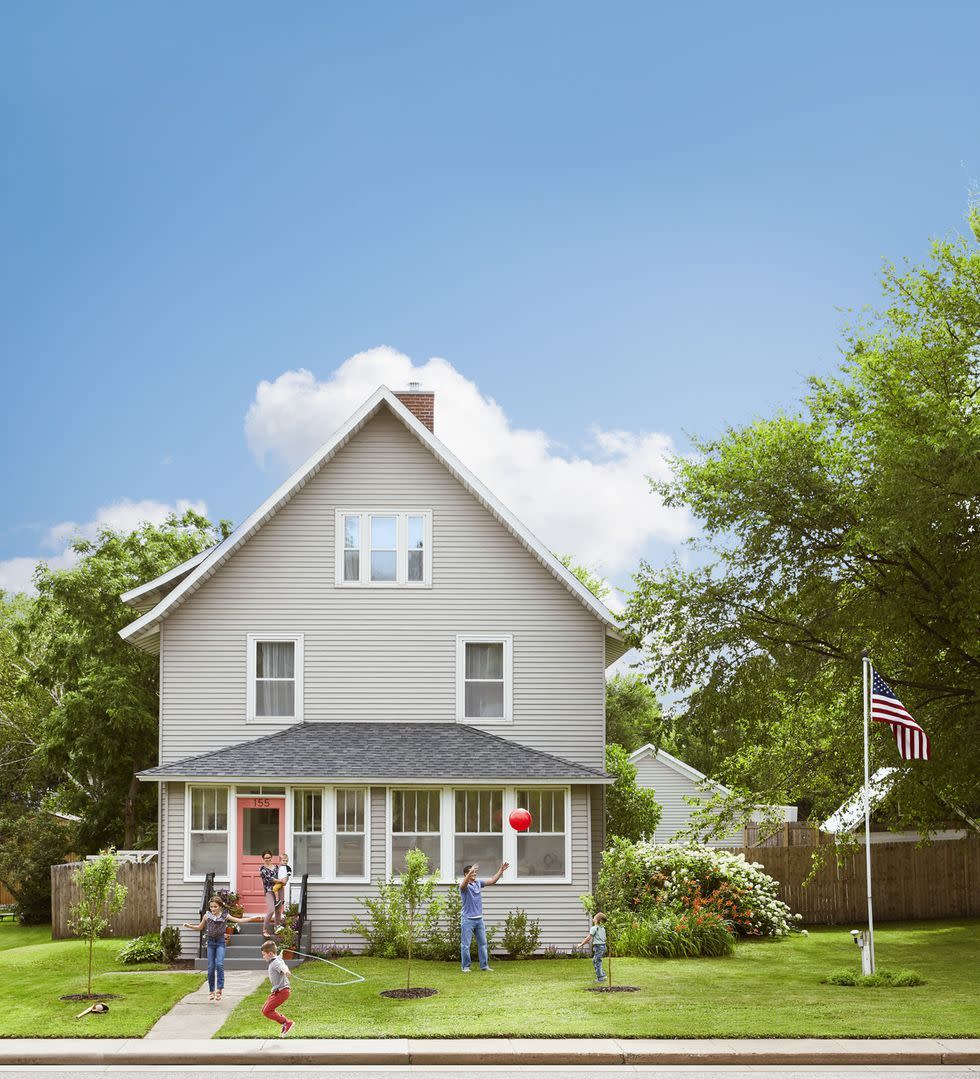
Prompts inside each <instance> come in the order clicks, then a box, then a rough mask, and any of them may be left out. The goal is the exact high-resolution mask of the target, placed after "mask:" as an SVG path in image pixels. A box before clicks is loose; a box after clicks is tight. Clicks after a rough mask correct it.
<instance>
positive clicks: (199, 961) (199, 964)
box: [194, 922, 313, 970]
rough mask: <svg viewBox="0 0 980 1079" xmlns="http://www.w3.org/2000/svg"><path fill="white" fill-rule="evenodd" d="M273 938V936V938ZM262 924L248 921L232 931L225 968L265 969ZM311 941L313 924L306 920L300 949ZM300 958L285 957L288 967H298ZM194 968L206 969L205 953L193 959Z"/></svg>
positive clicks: (307, 949)
mask: <svg viewBox="0 0 980 1079" xmlns="http://www.w3.org/2000/svg"><path fill="white" fill-rule="evenodd" d="M274 939H275V938H274ZM262 940H263V937H262V924H261V922H248V923H246V924H245V925H243V926H241V929H240V931H239V932H238V933H233V934H232V935H231V938H230V939H229V940H228V942H227V944H226V945H225V970H265V968H266V966H267V964H266V962H265V961H264V960H263V958H262V954H261V948H262ZM312 943H313V925H312V923H311V922H307V923H306V924H305V925H304V926H303V940H302V943H300V944H298V945H297V946H298V948H299V950H300V951H303V952H308V951H310V947H311V945H312ZM302 962H304V960H302V959H287V960H286V965H287V966H288V967H290V968H292V967H298V966H299V965H300V963H302ZM194 969H195V970H207V969H208V959H207V955H206V954H205V955H204V956H203V957H201V958H195V960H194Z"/></svg>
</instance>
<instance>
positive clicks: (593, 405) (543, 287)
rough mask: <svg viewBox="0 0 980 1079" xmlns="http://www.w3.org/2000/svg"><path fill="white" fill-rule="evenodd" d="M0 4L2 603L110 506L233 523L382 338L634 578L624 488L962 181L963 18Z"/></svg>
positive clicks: (846, 296) (842, 300)
mask: <svg viewBox="0 0 980 1079" xmlns="http://www.w3.org/2000/svg"><path fill="white" fill-rule="evenodd" d="M0 10H2V14H3V32H2V34H0V130H2V132H3V142H4V153H3V155H2V156H0V170H2V179H3V199H2V200H0V356H2V359H3V369H4V382H5V386H4V393H3V423H2V425H0V459H2V462H3V475H4V485H3V487H4V498H3V503H2V510H0V584H2V583H3V580H4V576H3V567H4V566H5V565H6V566H8V568H9V567H10V566H11V565H12V563H11V561H10V560H12V559H20V560H32V559H34V558H36V557H38V556H40V555H47V556H57V555H58V553H59V551H60V550H61V548H62V547H63V545H64V542H65V537H66V536H67V535H68V534H69V533H70V532H71V531H72V528H73V526H77V527H78V528H79V529H83V530H84V528H85V527H91V526H92V523H93V522H94V521H96V520H99V519H102V520H109V521H125V520H127V519H128V518H127V513H128V514H129V515H130V516H132V514H133V513H136V512H137V510H136V509H134V508H133V506H134V505H136V506H137V507H139V506H146V507H152V506H157V507H160V506H171V505H176V504H178V503H179V502H180V501H181V500H186V501H189V502H195V503H197V502H200V503H205V504H206V506H207V508H208V510H209V511H210V512H211V513H212V515H214V516H216V517H217V516H225V517H230V518H232V519H235V520H238V519H241V517H243V516H244V515H245V514H246V513H248V512H249V511H250V510H251V509H252V508H254V506H255V505H256V504H257V503H258V502H259V501H261V500H262V499H263V498H264V497H265V496H266V495H267V494H268V493H269V491H270V490H271V489H272V487H273V486H274V485H275V484H276V483H278V482H279V480H280V479H281V478H282V477H283V475H284V474H285V471H286V470H287V468H288V466H289V464H290V462H291V460H292V456H293V455H294V454H295V453H296V452H298V451H299V449H300V448H302V446H305V445H306V444H307V443H308V442H309V440H310V439H314V441H319V439H320V437H321V436H322V437H323V438H325V437H326V436H327V435H328V434H329V430H326V429H324V430H322V431H320V430H319V428H318V426H317V425H318V424H319V423H320V422H321V421H322V424H323V425H324V426H326V425H328V424H329V423H331V422H334V421H335V419H336V415H337V410H338V407H339V406H338V402H339V401H340V400H346V399H347V397H348V396H350V395H352V394H353V393H354V392H355V390H358V389H359V388H360V387H361V386H367V385H368V382H369V381H370V377H371V376H372V375H373V374H375V373H376V372H377V371H378V370H397V371H403V370H406V368H405V366H404V363H405V361H402V360H399V359H397V358H394V353H383V354H379V353H376V352H375V353H369V358H368V360H367V361H360V362H359V364H354V368H355V369H356V370H355V369H352V368H351V367H350V366H348V367H347V368H345V369H344V370H345V373H344V374H342V375H341V376H339V381H338V376H337V375H336V372H337V370H338V368H340V367H341V365H343V364H344V363H345V361H348V360H349V357H351V356H354V355H355V354H358V353H362V352H365V351H366V350H371V349H375V348H377V347H378V346H389V347H390V348H391V349H393V350H397V351H398V352H399V353H401V354H404V355H406V356H408V357H411V358H412V360H413V361H414V362H415V364H417V365H424V364H425V363H426V362H427V361H428V360H429V358H430V357H434V356H435V357H443V358H444V359H445V360H446V361H447V363H448V364H449V365H451V370H450V372H448V373H447V372H446V371H445V370H444V369H441V370H442V375H441V376H440V377H442V378H443V382H441V383H440V385H444V386H445V387H446V397H445V403H446V404H448V405H451V404H452V403H453V402H454V401H459V402H464V401H467V400H469V401H471V403H472V402H473V401H475V402H476V403H475V404H473V407H474V408H475V409H477V410H478V411H480V415H481V417H482V420H485V421H486V424H489V425H490V426H489V427H486V426H484V427H481V426H480V424H477V425H476V426H477V428H479V429H480V430H489V429H493V430H497V431H498V433H500V437H501V438H502V439H503V440H504V442H507V444H508V445H509V446H510V447H511V448H510V450H509V451H508V452H509V453H511V454H512V456H510V457H507V455H506V454H503V455H502V457H503V460H502V462H497V465H496V466H494V465H493V464H492V463H490V464H487V468H489V469H490V471H491V475H486V476H484V478H486V479H487V480H488V482H490V483H491V486H493V485H494V481H496V482H498V483H502V484H503V485H504V486H505V487H507V486H508V485H510V486H512V487H513V491H511V492H506V493H510V494H512V497H513V498H514V499H515V500H516V501H517V503H518V505H517V506H515V508H516V509H517V510H518V512H520V513H522V514H523V515H524V516H526V517H528V518H529V523H530V524H531V526H532V527H534V528H536V529H537V530H538V531H539V533H540V534H541V535H542V536H543V538H545V539H546V540H547V541H548V542H549V543H552V545H554V546H556V547H559V548H561V547H568V546H569V545H570V544H571V543H573V542H574V539H575V537H576V536H578V535H579V534H580V533H579V532H578V531H577V530H576V529H577V527H578V526H577V525H576V523H575V522H574V521H569V520H568V519H566V518H563V517H562V515H561V513H560V512H559V510H558V508H557V507H555V506H548V505H546V504H545V502H546V500H544V501H542V500H541V499H540V498H536V497H535V496H534V493H533V492H534V488H535V477H536V476H538V477H539V478H540V475H541V474H542V473H541V471H540V469H543V470H544V473H547V472H548V470H549V469H551V470H552V472H553V471H555V470H556V469H557V470H559V471H561V470H562V469H563V466H564V464H565V463H569V467H570V472H569V474H570V475H573V476H574V475H579V476H580V475H582V474H584V472H586V471H589V472H590V474H592V473H595V476H596V477H597V479H596V483H597V487H596V490H597V491H607V489H608V498H607V500H606V502H605V503H604V504H603V507H602V510H603V512H604V513H609V514H611V515H615V514H617V513H618V514H621V515H622V519H623V522H625V531H626V533H628V535H627V536H626V538H625V541H624V543H623V545H622V546H621V548H619V549H617V550H614V549H613V546H614V545H616V544H617V539H616V536H617V534H618V535H622V533H623V531H624V529H623V528H622V527H621V528H620V529H619V530H617V531H616V532H614V531H612V530H610V529H606V530H602V529H597V531H596V532H595V534H594V535H590V536H589V537H588V539H587V542H586V547H587V552H588V554H589V556H590V557H591V558H592V559H593V560H594V561H600V562H602V563H603V564H605V565H607V566H608V567H609V568H610V569H611V570H612V571H614V572H618V573H622V572H624V570H625V568H626V567H627V565H628V563H629V562H630V561H631V560H633V559H635V557H637V555H638V552H639V553H648V554H650V555H651V556H652V557H661V556H662V555H664V554H665V553H666V552H667V551H668V550H669V549H670V548H671V547H672V545H673V544H674V543H675V542H676V539H677V537H678V536H679V534H680V532H682V531H683V522H678V521H676V520H675V521H672V522H665V521H664V520H658V521H653V520H652V519H638V520H634V517H635V516H636V514H635V503H637V502H638V501H639V500H640V499H642V498H644V497H647V496H644V495H642V494H636V492H637V491H639V488H638V487H637V486H635V485H634V486H633V487H630V486H629V485H628V484H625V482H623V483H620V482H619V481H621V480H623V476H624V474H625V472H628V471H629V470H630V469H632V470H633V473H635V476H634V479H636V478H639V479H641V478H642V475H641V473H642V470H644V469H646V470H647V471H650V470H651V469H652V470H654V471H656V467H655V465H656V457H657V454H660V455H661V456H662V453H663V452H665V450H664V447H665V446H668V443H667V442H666V441H664V440H666V439H669V440H672V442H671V443H670V445H673V446H674V447H676V448H680V449H684V448H685V447H686V442H685V432H689V431H694V432H698V433H701V434H710V433H712V432H716V431H718V430H720V429H721V428H722V427H724V426H725V425H726V424H729V423H741V422H744V421H746V420H749V419H751V418H752V417H753V416H755V415H760V414H766V413H769V412H771V411H772V410H773V409H774V408H776V407H778V406H779V405H781V404H791V403H792V402H793V401H794V400H795V399H796V398H797V397H798V395H799V393H800V390H801V386H802V381H803V378H804V377H805V375H806V374H808V373H811V372H822V371H826V370H828V369H829V368H831V367H832V366H833V365H834V364H835V363H836V361H837V349H838V343H839V339H840V336H839V327H840V325H841V321H842V315H841V312H840V310H839V309H840V308H841V307H860V306H861V305H864V304H867V303H873V302H875V301H876V300H877V297H878V286H877V278H878V273H879V268H880V265H881V259H882V258H883V257H886V258H901V257H902V256H905V255H909V256H912V257H913V258H920V257H921V256H922V255H923V254H924V253H925V251H926V249H927V240H928V238H929V236H931V235H937V234H944V233H948V232H950V231H953V230H957V229H960V228H961V227H962V222H963V215H964V211H965V208H966V205H967V200H968V197H969V192H970V190H971V189H972V188H974V187H975V181H976V179H977V177H978V176H980V123H978V119H977V118H978V116H980V109H978V104H980V102H978V98H980V92H978V87H980V80H978V79H977V75H976V59H975V46H976V41H977V40H978V37H980V7H978V5H976V4H975V3H962V4H957V3H940V4H934V5H929V6H926V5H910V4H901V3H899V4H895V3H888V4H885V3H862V4H858V5H855V4H836V3H828V4H823V5H820V6H819V8H817V7H812V6H811V7H807V8H804V7H802V6H800V5H787V4H769V5H767V4H754V5H749V6H745V5H741V6H735V5H731V4H691V5H672V6H671V7H670V8H668V7H667V6H666V5H656V4H651V3H643V4H626V3H623V4H611V5H610V4H603V5H599V4H595V5H589V6H584V5H574V4H557V3H554V4H549V3H537V4H533V5H527V4H494V5H479V6H478V5H460V4H438V3H425V4H367V5H328V4H320V3H318V4H301V3H296V4H290V5H268V4H258V3H252V4H249V3H236V4H234V5H230V4H229V5H221V4H208V5H200V4H179V3H171V4H166V5H162V4H161V5H155V6H150V5H145V4H142V5H132V4H111V3H95V4H85V5H82V4H74V3H63V4H59V3H51V4H45V5H29V4H14V3H9V2H8V3H5V4H3V5H2V8H0ZM379 357H380V359H379ZM385 364H387V365H388V366H387V367H386V366H385ZM300 370H305V371H308V372H310V376H309V380H307V382H306V383H305V384H303V385H299V387H298V390H297V385H298V384H297V383H296V379H295V378H293V379H292V381H290V380H289V378H286V376H287V375H288V373H290V372H297V371H300ZM433 370H434V369H431V368H430V369H428V371H429V373H430V374H431V373H432V371H433ZM284 379H285V381H284ZM446 379H448V380H449V381H448V382H447V381H445V380H446ZM262 382H266V383H268V384H269V391H268V393H267V394H266V398H268V399H267V400H266V401H265V404H264V405H262V404H260V403H259V397H260V396H261V393H260V390H259V386H260V383H262ZM340 386H344V387H346V389H345V392H344V393H339V392H338V393H334V390H335V389H337V388H338V387H340ZM453 387H454V388H453ZM474 388H475V390H474ZM472 392H477V394H478V397H477V398H473V397H472ZM290 393H292V394H293V396H290ZM297 393H298V396H297ZM454 393H455V394H456V395H457V396H455V397H454V396H453V394H454ZM468 393H469V394H471V396H470V397H467V394H468ZM345 394H346V396H345ZM365 396H366V394H365ZM489 399H492V400H493V401H495V402H496V404H497V405H498V406H499V410H498V411H497V412H495V411H494V409H493V407H492V406H491V405H490V404H489V403H488V401H489ZM437 407H438V406H437ZM250 408H253V412H254V410H255V409H258V414H257V419H256V422H255V423H254V424H253V428H252V430H251V431H250V432H249V431H248V430H247V429H246V415H247V414H248V412H249V409H250ZM306 408H309V411H308V412H306V413H304V415H303V416H302V417H300V419H301V420H302V423H301V426H303V429H304V432H305V433H304V435H303V437H302V438H300V439H298V440H297V439H287V440H286V443H287V444H277V442H276V440H275V437H274V435H273V434H271V433H270V432H272V431H273V427H274V425H273V424H272V423H271V420H269V417H270V416H272V417H273V418H275V416H277V415H279V416H280V417H281V416H286V417H289V416H291V415H294V414H296V412H295V410H297V409H300V410H302V409H306ZM263 409H265V412H263ZM270 410H271V411H270ZM277 410H278V412H277ZM442 415H443V416H445V413H442ZM501 417H503V419H501ZM482 420H481V422H482ZM265 421H269V422H265ZM495 424H496V426H494V425H495ZM501 424H503V426H501ZM526 431H537V432H540V434H539V436H537V438H538V440H537V442H536V443H535V444H534V445H535V448H534V452H533V453H532V454H531V458H532V460H531V462H530V464H528V463H527V461H526V460H525V456H526V454H525V453H524V449H523V448H522V447H523V446H524V442H523V441H522V437H521V432H526ZM614 436H621V440H620V442H616V441H615V437H614ZM460 437H462V436H460ZM623 439H626V440H627V441H628V440H629V439H632V440H633V441H632V442H629V446H628V447H627V448H624V446H625V445H626V443H625V442H623V441H622V440H623ZM656 439H659V441H651V440H656ZM644 440H646V441H644ZM614 443H615V444H614ZM300 444H301V445H300ZM638 446H642V447H645V448H641V449H637V447H638ZM651 447H654V448H652V449H651ZM454 448H457V450H458V452H460V455H461V456H463V457H464V459H466V452H465V451H466V449H467V447H466V446H465V445H461V446H457V447H454ZM668 448H669V447H668ZM535 454H537V455H538V456H537V457H535ZM651 455H652V456H651ZM651 461H653V464H652V465H651ZM508 462H510V463H508ZM514 462H517V464H514ZM592 465H596V466H597V468H598V471H596V469H594V468H591V466H592ZM539 466H540V469H539V471H538V472H536V471H535V469H538V468H539ZM494 467H496V468H497V470H498V473H499V474H498V475H494V474H493V468H494ZM513 468H517V469H520V468H523V469H524V470H525V474H524V475H523V476H522V477H521V479H520V481H519V482H517V481H514V482H513V483H512V482H511V471H512V469H513ZM576 469H577V470H578V471H577V472H576ZM603 469H606V471H603ZM477 471H478V472H479V469H477ZM566 471H569V470H566ZM611 476H612V477H613V479H612V480H610V477H611ZM597 497H598V496H597ZM127 500H128V501H127ZM120 506H122V507H123V511H119V512H116V516H113V508H114V507H116V509H117V510H118V507H120ZM127 507H128V508H127ZM642 517H643V515H642V514H640V518H642ZM630 529H633V531H632V532H630ZM24 565H26V562H24V561H21V562H18V564H17V566H16V567H14V568H15V569H16V572H17V573H19V574H21V575H22V573H23V569H24ZM11 573H13V570H11ZM15 577H16V574H15V575H14V576H10V575H9V574H8V576H7V578H6V581H7V585H8V587H9V586H10V584H11V581H14V580H15ZM18 579H19V578H18Z"/></svg>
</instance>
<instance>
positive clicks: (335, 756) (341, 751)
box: [139, 722, 612, 783]
mask: <svg viewBox="0 0 980 1079" xmlns="http://www.w3.org/2000/svg"><path fill="white" fill-rule="evenodd" d="M139 776H140V778H141V779H148V780H158V779H159V780H166V779H284V778H288V779H318V780H325V779H352V780H353V779H356V780H359V781H360V782H367V781H373V780H378V781H388V780H393V779H401V780H406V781H411V782H413V783H418V782H423V783H424V782H426V781H428V780H459V781H468V780H480V781H483V780H488V779H489V780H520V781H521V782H536V781H551V782H556V781H564V782H568V781H571V782H575V783H611V782H612V779H611V777H609V776H607V775H606V774H605V773H604V772H599V771H596V770H595V769H592V768H586V767H584V766H583V765H581V764H574V763H572V762H571V761H566V760H564V759H562V758H561V757H554V756H552V755H551V754H550V753H542V752H541V751H540V750H537V749H529V748H528V747H527V746H522V745H518V744H517V743H516V742H510V741H508V740H507V739H506V738H501V737H499V736H498V735H496V734H489V733H487V732H486V731H481V730H477V729H476V728H475V727H469V726H467V725H466V724H463V723H394V722H392V723H319V722H317V723H298V724H296V725H295V726H293V727H287V728H286V729H285V730H282V731H277V732H276V733H274V734H267V735H265V736H263V737H262V738H256V739H255V740H254V741H251V742H242V743H240V744H238V745H234V746H228V747H226V748H224V749H218V750H214V751H212V752H209V753H202V754H200V755H199V756H196V757H188V758H186V759H185V760H182V761H173V762H172V763H169V764H163V765H160V766H159V767H157V768H148V769H146V771H143V772H140V773H139Z"/></svg>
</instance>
